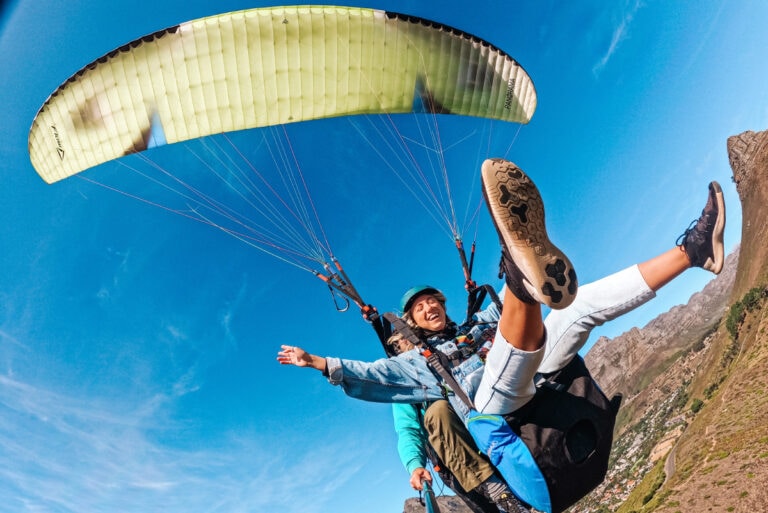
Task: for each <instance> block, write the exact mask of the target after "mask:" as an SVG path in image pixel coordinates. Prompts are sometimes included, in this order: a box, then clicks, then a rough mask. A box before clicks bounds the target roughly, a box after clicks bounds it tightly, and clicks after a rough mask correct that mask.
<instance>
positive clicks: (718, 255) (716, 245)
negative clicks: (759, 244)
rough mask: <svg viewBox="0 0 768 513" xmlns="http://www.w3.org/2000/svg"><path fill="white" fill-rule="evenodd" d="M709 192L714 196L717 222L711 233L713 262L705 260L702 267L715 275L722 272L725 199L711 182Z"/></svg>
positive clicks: (720, 189)
mask: <svg viewBox="0 0 768 513" xmlns="http://www.w3.org/2000/svg"><path fill="white" fill-rule="evenodd" d="M709 188H710V190H712V192H713V193H714V195H715V201H716V202H717V220H716V221H715V228H714V230H713V232H712V254H713V255H714V257H715V258H714V260H712V259H707V261H706V262H705V263H704V265H703V266H702V267H703V268H704V269H706V270H707V271H711V272H713V273H715V274H720V271H722V270H723V262H724V260H725V248H724V246H723V232H724V231H725V199H724V198H723V189H722V188H721V187H720V184H719V183H717V182H711V183H710V184H709Z"/></svg>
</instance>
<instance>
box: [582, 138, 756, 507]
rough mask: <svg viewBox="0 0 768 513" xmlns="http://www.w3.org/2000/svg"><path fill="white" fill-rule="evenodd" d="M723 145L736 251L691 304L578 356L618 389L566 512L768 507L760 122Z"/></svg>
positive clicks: (602, 380)
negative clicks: (601, 474) (581, 495)
mask: <svg viewBox="0 0 768 513" xmlns="http://www.w3.org/2000/svg"><path fill="white" fill-rule="evenodd" d="M728 154H729V158H730V162H731V167H732V168H733V177H734V178H733V179H734V182H735V183H736V188H737V191H738V193H739V197H740V199H741V202H742V216H743V226H742V243H741V246H740V249H739V256H738V258H737V256H736V255H731V256H729V259H728V264H727V265H728V267H729V269H726V270H725V271H724V272H723V273H722V274H721V276H720V277H718V278H717V279H716V280H714V281H713V282H712V283H710V284H709V285H708V286H707V287H706V288H705V289H704V290H703V291H702V292H701V293H699V294H695V295H694V296H692V297H691V301H690V302H689V303H688V305H686V306H683V307H676V308H674V309H673V310H672V311H670V312H668V313H666V314H663V315H661V316H659V318H657V319H655V320H654V321H652V322H651V323H649V324H648V326H646V327H645V328H643V329H638V330H632V331H630V332H629V333H626V334H624V335H622V336H621V337H617V338H616V339H614V340H612V341H608V340H601V341H600V342H599V343H598V344H597V345H596V347H595V348H593V350H592V351H590V353H589V354H588V355H587V360H588V361H589V362H590V365H591V367H592V369H593V371H594V372H595V374H596V376H597V379H598V381H599V382H600V383H601V384H602V385H603V386H604V388H606V389H607V390H609V391H611V392H614V391H623V392H624V393H625V394H626V396H625V401H624V404H623V405H622V409H621V411H620V414H619V425H618V428H617V434H616V438H615V441H614V451H613V457H612V464H611V469H610V471H609V475H608V477H607V479H606V480H605V482H604V483H603V484H602V485H601V486H600V487H599V488H598V489H597V490H595V491H594V492H593V493H592V494H590V496H589V497H587V498H586V499H585V500H583V501H582V503H580V504H579V505H577V506H575V507H574V508H572V511H574V512H575V511H578V512H579V513H588V512H599V513H607V512H617V513H651V512H663V513H684V512H699V511H706V512H745V513H746V512H750V513H753V512H756V511H768V487H766V486H765V483H766V482H768V132H760V133H755V132H745V133H743V134H740V135H738V136H734V137H731V138H729V140H728ZM737 260H738V261H737ZM729 284H732V289H731V285H729ZM729 289H731V290H732V292H731V293H730V295H729V294H728V292H727V291H728V290H729ZM697 317H698V321H697ZM678 323H679V326H676V324H678ZM647 346H650V347H647ZM615 350H619V351H627V352H628V353H629V355H630V358H628V360H629V362H627V361H626V360H624V359H622V360H617V359H616V358H615V357H613V356H612V354H613V351H615Z"/></svg>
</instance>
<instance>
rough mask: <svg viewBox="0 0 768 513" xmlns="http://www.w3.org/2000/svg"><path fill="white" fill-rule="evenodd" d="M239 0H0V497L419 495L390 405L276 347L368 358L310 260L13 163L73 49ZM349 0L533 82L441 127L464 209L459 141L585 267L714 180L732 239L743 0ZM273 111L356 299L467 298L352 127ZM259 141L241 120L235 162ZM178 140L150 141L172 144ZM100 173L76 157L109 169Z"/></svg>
mask: <svg viewBox="0 0 768 513" xmlns="http://www.w3.org/2000/svg"><path fill="white" fill-rule="evenodd" d="M342 3H343V2H342ZM261 5H269V4H266V3H261V2H251V3H244V2H240V1H235V0H221V1H219V2H215V3H214V2H203V1H199V0H187V1H184V2H180V1H171V0H156V1H154V2H135V1H134V2H127V1H123V0H114V1H112V2H97V1H72V2H53V1H42V0H22V1H16V2H10V3H8V2H6V3H5V5H4V7H3V9H4V10H3V11H2V22H1V23H2V24H0V30H2V32H1V33H0V104H2V105H3V106H4V109H3V122H2V123H0V170H1V171H2V175H0V176H1V179H2V186H0V205H2V213H3V219H4V222H3V223H2V224H0V241H1V242H0V244H1V247H2V251H0V497H3V500H2V501H0V511H8V512H22V511H30V512H31V511H35V512H78V513H90V512H113V511H124V512H133V511H136V512H139V511H141V512H144V511H169V512H182V511H183V512H189V511H201V512H225V511H226V512H241V511H242V512H246V511H248V512H262V511H263V512H271V511H285V512H289V513H290V512H302V513H312V512H323V511H336V512H339V513H345V512H350V513H351V512H355V513H356V512H359V511H361V510H362V511H369V512H371V513H392V512H397V511H401V509H400V508H401V506H402V503H403V501H404V500H405V499H406V498H407V497H410V496H413V494H414V493H413V492H412V491H411V490H410V488H409V486H408V482H407V479H408V476H407V474H406V473H405V471H404V470H403V469H402V467H401V466H400V463H399V461H398V458H397V455H396V446H395V436H394V432H393V430H392V427H391V426H392V421H391V416H390V409H389V407H388V406H385V405H379V404H368V403H363V402H359V401H353V400H351V399H347V398H346V397H345V396H344V395H343V393H342V392H341V391H340V390H338V389H334V388H332V387H330V386H329V385H328V384H326V383H325V381H324V380H323V379H322V378H321V377H320V376H319V375H317V374H316V373H315V372H310V371H306V370H300V369H295V368H282V367H280V366H279V365H278V364H277V363H276V361H275V353H276V350H277V348H278V346H279V345H280V344H281V343H290V344H297V345H301V346H303V347H305V348H306V349H308V350H310V351H313V352H317V353H320V354H327V355H338V356H345V357H350V358H360V359H373V358H377V357H379V356H380V354H381V349H380V347H379V346H378V343H377V341H376V339H375V337H374V335H373V332H372V330H370V328H369V327H367V326H366V325H365V323H364V322H362V321H361V320H360V317H359V315H358V314H357V313H355V312H354V311H353V310H354V308H352V309H351V310H350V312H347V313H345V314H339V313H337V312H336V309H335V307H334V303H333V301H332V299H331V297H330V296H329V294H328V291H327V289H326V288H325V287H324V285H322V283H320V282H319V281H318V280H316V279H315V278H313V277H312V276H311V275H310V274H308V273H305V272H303V271H301V270H298V269H295V268H294V267H292V266H289V265H286V264H284V263H283V262H280V261H279V260H277V259H274V258H272V257H270V256H268V255H265V254H263V253H262V252H259V251H255V250H254V249H253V248H251V247H249V246H248V245H245V244H243V243H242V242H240V241H238V240H235V239H234V238H231V237H228V236H226V235H225V234H223V233H222V232H220V231H217V230H214V229H211V228H210V227H208V226H204V225H201V224H199V223H195V222H193V221H190V220H189V219H185V218H183V217H181V216H176V215H172V214H169V213H167V212H165V211H163V210H161V209H158V208H154V207H151V206H147V205H146V204H144V203H142V202H140V201H136V200H134V199H130V198H127V197H125V196H123V195H120V194H116V193H114V192H112V191H109V190H105V189H104V188H102V187H99V186H97V185H93V184H92V183H90V182H87V181H85V180H80V179H77V178H75V179H69V180H65V181H63V182H60V183H57V184H54V185H46V184H45V183H44V182H43V181H42V180H41V179H40V178H39V177H38V176H37V174H36V173H35V171H34V169H33V168H32V166H31V164H30V162H29V156H28V153H27V135H28V131H29V127H30V124H31V122H32V119H33V118H34V115H35V113H36V112H37V110H38V109H39V107H40V106H41V105H42V103H43V102H44V101H45V99H46V98H47V97H48V95H49V94H50V93H51V92H52V91H53V90H54V89H55V88H56V87H57V86H58V85H59V84H60V83H61V82H63V81H64V80H65V79H66V78H67V77H69V76H70V75H71V74H73V73H74V72H75V71H77V70H78V69H80V68H81V67H83V66H84V65H85V64H87V63H89V62H91V61H92V60H94V59H96V58H98V57H99V56H101V55H103V54H105V53H107V52H108V51H110V50H112V49H114V48H116V47H118V46H120V45H122V44H124V43H126V42H128V41H131V40H133V39H135V38H138V37H140V36H142V35H144V34H147V33H151V32H154V31H156V30H159V29H162V28H164V27H167V26H170V25H173V24H176V23H180V22H182V21H187V20H191V19H194V18H198V17H202V16H206V15H211V14H216V13H220V12H226V11H231V10H236V9H242V8H247V7H256V6H261ZM363 5H365V6H369V7H377V8H384V9H390V10H394V11H399V12H404V13H409V14H415V15H419V16H423V17H426V18H431V19H435V20H437V21H440V22H443V23H445V24H448V25H453V26H455V27H458V28H460V29H462V30H464V31H467V32H470V33H473V34H476V35H478V36H480V37H483V38H485V39H487V40H489V41H491V42H493V43H494V44H495V45H496V46H498V47H500V48H502V49H504V50H505V51H507V52H508V53H509V54H511V55H512V56H513V57H515V58H516V59H517V60H518V61H519V62H520V63H521V64H522V65H523V66H524V67H525V69H526V70H527V71H528V73H529V74H530V75H531V77H532V78H533V80H534V83H535V84H536V88H537V92H538V99H539V104H538V109H537V112H536V114H535V115H534V118H533V120H532V122H531V123H530V124H529V125H527V126H524V127H522V128H520V127H519V126H517V125H507V126H503V125H502V124H492V123H491V124H489V123H486V122H479V121H476V120H448V121H445V122H444V123H442V127H441V134H442V137H443V139H444V142H445V146H446V148H447V149H446V159H447V162H448V165H449V172H450V175H451V180H452V182H451V184H452V192H453V195H454V198H455V202H456V205H457V207H456V210H457V212H459V213H460V214H459V215H460V217H461V216H463V212H464V211H465V210H467V209H469V211H473V209H474V207H475V206H476V205H477V201H478V182H477V180H476V177H477V166H478V165H479V162H481V161H482V159H483V158H485V157H487V156H506V157H508V158H510V159H512V160H514V161H516V162H517V163H518V164H520V165H521V166H522V167H523V168H524V169H526V170H527V171H528V172H529V174H531V176H533V178H534V179H535V180H536V182H537V184H538V185H539V188H540V190H541V192H542V194H543V196H544V198H545V201H546V204H547V216H548V225H549V228H550V232H551V235H552V237H553V239H554V240H555V241H556V242H557V243H558V244H559V245H560V246H561V247H562V248H563V249H565V250H566V251H567V252H568V254H569V256H570V257H571V259H572V260H573V262H574V264H575V266H576V269H577V271H578V273H579V278H580V280H581V282H582V283H586V282H588V281H591V280H594V279H597V278H599V277H601V276H604V275H606V274H608V273H610V272H613V271H617V270H619V269H621V268H623V267H625V266H628V265H630V264H632V263H636V262H638V261H641V260H643V259H645V258H649V257H651V256H653V255H655V254H657V253H659V252H661V251H663V250H665V249H667V248H669V247H671V246H672V245H673V244H674V242H675V239H676V237H677V236H678V235H679V234H680V233H682V231H683V230H684V228H685V227H687V226H688V224H689V222H690V221H691V220H693V219H695V218H696V217H697V216H698V214H699V212H700V210H701V207H702V206H703V202H704V200H705V195H706V185H707V183H708V182H709V180H712V179H716V180H718V181H719V182H720V183H721V184H722V185H723V188H724V190H725V194H726V202H727V203H728V208H729V210H728V228H727V231H726V247H727V248H728V250H730V249H732V248H733V247H734V245H735V244H737V243H738V241H739V238H740V225H741V215H740V209H739V205H738V199H737V196H736V192H735V187H734V185H733V183H732V182H731V180H730V176H731V172H730V168H729V165H728V158H727V152H726V139H727V137H728V136H731V135H734V134H738V133H741V132H743V131H745V130H756V131H757V130H763V129H765V128H766V126H767V125H768V90H766V88H765V84H766V82H767V80H766V78H767V77H766V71H765V66H762V65H761V63H764V62H766V57H767V56H766V52H768V40H767V39H768V34H766V32H765V30H764V24H765V20H766V19H768V5H767V4H765V3H764V2H761V1H757V0H755V1H739V2H725V1H707V0H703V1H700V2H667V1H660V0H648V1H645V2H635V1H617V2H610V3H609V2H597V1H580V2H556V1H533V0H531V1H523V2H514V1H512V2H509V1H506V0H505V1H501V0H499V1H496V2H483V1H478V2H471V3H469V2H459V1H445V2H441V5H440V7H435V6H434V5H436V4H434V3H432V2H414V1H395V0H381V2H379V3H376V4H372V3H365V2H364V3H363ZM470 5H471V7H470ZM287 130H288V136H289V138H290V142H291V144H292V146H293V148H294V150H295V151H296V154H297V157H298V159H299V161H300V162H302V169H303V171H304V173H305V176H306V177H307V181H308V183H309V187H310V189H311V190H312V197H313V199H314V201H315V202H316V206H317V209H318V212H319V215H320V217H321V219H323V222H324V228H325V231H326V234H327V235H328V238H329V240H330V241H331V244H332V246H333V248H334V250H335V253H336V255H337V256H338V257H339V259H340V260H341V261H342V262H343V263H344V265H345V268H346V270H347V271H348V273H349V274H350V276H351V277H352V278H353V280H354V282H355V284H356V286H357V287H358V289H359V290H360V292H361V294H362V295H363V297H364V298H365V299H366V300H367V301H369V302H372V303H374V304H376V305H377V306H378V307H379V308H380V309H382V310H387V309H393V308H395V307H396V306H397V302H398V300H399V297H400V294H401V293H402V291H403V290H405V289H407V288H409V287H410V286H411V285H413V284H415V283H424V282H426V283H431V284H434V285H435V286H438V287H441V288H442V289H443V290H444V291H445V292H446V293H447V294H448V296H449V310H450V312H451V313H452V315H453V316H454V317H461V310H462V304H463V296H462V290H463V288H462V286H463V278H462V276H461V272H460V268H459V264H458V259H457V258H456V254H455V249H454V248H453V245H452V241H451V238H450V236H448V235H446V234H445V232H444V230H443V227H442V226H441V225H439V224H438V223H436V222H435V221H434V220H433V219H432V216H430V215H429V213H428V212H427V209H425V208H424V207H423V206H421V205H419V204H418V203H417V202H416V201H415V200H414V198H413V196H411V195H410V193H409V192H408V191H407V190H406V189H405V187H403V185H402V184H401V183H400V182H399V181H398V179H397V177H396V176H395V175H394V174H392V173H391V172H389V171H388V170H387V169H386V166H385V165H383V163H382V161H381V160H380V159H379V158H378V157H377V156H376V155H374V154H372V153H371V152H370V150H369V148H368V147H367V146H366V144H365V143H364V142H363V141H362V135H361V134H360V133H359V132H358V131H357V130H356V129H355V126H354V125H353V124H352V123H350V121H349V120H332V121H322V122H317V123H309V124H306V125H295V126H291V127H288V129H287ZM489 134H490V135H489ZM248 137H253V139H252V140H251V139H248ZM262 137H263V133H259V134H252V135H249V136H246V137H245V138H244V139H243V140H242V142H241V144H242V145H243V146H244V147H247V148H249V150H250V151H251V153H252V154H253V155H255V157H254V158H257V159H258V158H260V157H259V155H262V154H263V151H265V150H263V149H262V146H259V143H260V141H261V140H262ZM175 151H176V150H175V149H168V153H165V154H162V156H158V158H163V159H166V158H167V159H170V161H171V162H173V161H174V159H176V158H178V159H179V160H178V162H179V165H181V166H183V165H184V163H185V162H186V161H185V160H184V156H183V154H179V153H174V152H175ZM260 152H262V153H260ZM129 162H133V163H135V162H136V160H132V161H129ZM116 169H119V167H117V166H116V165H112V166H109V165H107V166H102V167H100V168H98V169H95V170H92V171H89V172H88V173H87V174H86V176H88V177H89V178H91V179H93V180H97V181H100V182H104V183H107V184H109V185H111V186H115V187H117V188H120V189H121V190H125V189H129V187H130V185H129V184H128V183H126V182H124V181H123V179H122V178H121V177H120V176H118V177H115V176H114V174H115V170H116ZM129 190H130V189H129ZM474 226H475V225H470V226H469V227H468V228H467V233H466V235H465V240H466V241H467V242H468V243H469V242H471V240H472V238H473V236H474V233H475V227H474ZM476 232H477V241H478V255H477V261H476V265H475V276H476V278H477V279H478V280H481V281H489V282H491V283H493V284H494V285H498V284H499V281H498V280H497V279H496V276H495V273H496V269H497V267H496V266H497V262H498V249H497V245H496V240H495V233H494V231H493V228H492V226H491V224H490V222H489V220H488V218H487V216H486V215H485V214H484V213H481V215H480V218H479V223H478V225H477V229H476ZM710 278H711V276H710V275H709V274H708V273H706V272H704V271H701V270H698V269H696V270H692V271H688V272H687V273H686V275H684V277H683V278H681V279H679V280H677V281H676V282H675V283H673V284H672V285H670V286H668V287H667V288H666V289H665V290H664V291H663V292H662V293H661V294H660V295H659V297H658V299H656V300H655V301H653V302H652V303H651V304H649V305H647V306H646V307H643V308H642V309H640V310H639V311H638V312H636V313H634V314H632V315H630V316H627V317H625V318H623V319H621V320H620V321H616V322H614V323H613V324H612V325H610V326H606V327H604V328H602V329H601V330H600V331H599V332H598V333H596V334H595V335H594V336H593V339H595V338H596V337H597V335H599V334H604V335H607V336H614V335H617V334H619V333H621V332H623V331H625V330H627V329H629V328H631V327H632V326H642V325H644V324H645V323H646V322H647V321H648V320H650V319H651V318H653V317H654V316H655V315H657V314H658V313H659V312H662V311H665V310H667V309H668V308H669V307H670V306H672V305H675V304H680V303H684V302H685V301H687V299H688V297H689V296H690V295H691V294H692V293H694V292H696V291H697V290H700V289H701V288H702V287H703V285H704V284H705V283H706V282H707V281H708V280H709V279H710Z"/></svg>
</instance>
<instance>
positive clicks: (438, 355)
mask: <svg viewBox="0 0 768 513" xmlns="http://www.w3.org/2000/svg"><path fill="white" fill-rule="evenodd" d="M384 318H385V319H386V320H387V321H388V322H389V323H390V324H391V325H392V328H393V329H394V332H395V333H399V334H400V335H402V336H403V338H405V339H406V340H408V341H409V342H410V343H412V344H413V345H414V346H416V347H418V348H420V349H421V354H422V355H423V356H424V357H425V358H426V359H427V364H428V365H429V368H430V369H432V370H433V371H434V372H436V373H437V374H438V376H440V378H442V380H443V381H444V382H445V384H446V385H448V387H449V388H450V389H451V390H452V391H453V393H454V394H456V397H458V398H459V399H461V400H462V401H463V402H464V403H465V404H466V405H467V406H469V407H470V408H472V409H474V408H475V406H474V404H473V403H472V400H471V399H470V398H469V396H467V394H466V393H465V392H464V389H463V388H461V386H460V385H459V384H458V382H457V381H456V378H454V377H453V374H451V372H450V371H449V370H448V369H450V367H451V358H450V357H449V356H448V355H446V354H445V353H443V352H442V351H440V350H438V349H435V348H432V347H429V346H428V345H427V343H426V342H424V341H423V340H421V338H419V336H418V335H416V333H415V332H414V331H413V329H412V328H411V327H410V326H409V325H408V323H407V322H405V321H404V320H402V319H401V318H400V317H398V316H396V315H395V314H393V313H390V312H387V313H385V314H384Z"/></svg>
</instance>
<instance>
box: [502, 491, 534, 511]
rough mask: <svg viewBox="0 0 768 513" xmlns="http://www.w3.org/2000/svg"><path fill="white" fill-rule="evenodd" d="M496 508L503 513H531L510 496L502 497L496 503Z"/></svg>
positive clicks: (515, 498)
mask: <svg viewBox="0 0 768 513" xmlns="http://www.w3.org/2000/svg"><path fill="white" fill-rule="evenodd" d="M496 506H498V507H499V508H501V510H502V511H504V512H505V513H531V510H530V509H529V508H527V507H526V506H525V505H524V504H523V503H522V502H520V500H518V498H517V497H515V496H514V495H512V494H504V495H502V496H501V497H500V498H499V499H498V500H497V501H496Z"/></svg>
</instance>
